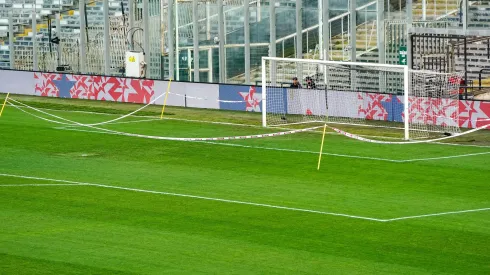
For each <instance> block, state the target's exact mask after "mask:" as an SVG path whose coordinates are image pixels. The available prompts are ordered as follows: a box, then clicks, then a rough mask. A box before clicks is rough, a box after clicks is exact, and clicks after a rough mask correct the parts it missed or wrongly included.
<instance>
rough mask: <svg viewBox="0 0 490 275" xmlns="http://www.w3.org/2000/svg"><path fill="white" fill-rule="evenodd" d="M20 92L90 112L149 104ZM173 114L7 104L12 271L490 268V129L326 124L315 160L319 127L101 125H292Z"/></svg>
mask: <svg viewBox="0 0 490 275" xmlns="http://www.w3.org/2000/svg"><path fill="white" fill-rule="evenodd" d="M3 98H4V96H2V99H1V100H2V102H3ZM14 98H15V99H17V100H21V101H22V102H25V103H27V104H29V105H31V106H35V107H37V108H43V110H44V111H46V112H49V113H50V114H54V115H57V116H60V117H63V118H66V119H69V120H73V121H77V122H80V123H97V122H102V121H106V120H110V119H114V118H117V117H119V116H120V115H121V114H126V113H129V112H130V111H132V110H135V109H137V108H138V106H137V105H133V104H121V103H108V102H93V101H83V100H62V99H48V98H35V97H20V96H14ZM24 110H27V109H24ZM74 111H90V112H74ZM159 111H160V107H158V106H150V107H149V108H147V109H145V110H144V111H143V112H141V113H139V114H140V115H145V117H134V116H132V117H129V118H126V119H123V120H121V121H118V122H117V123H113V124H107V125H102V126H100V128H102V130H101V129H94V128H87V127H74V126H66V125H56V124H53V123H51V122H48V121H43V120H40V119H38V118H35V117H32V116H30V115H29V114H26V113H23V112H21V111H20V110H18V109H15V108H13V107H12V106H8V107H7V108H6V109H5V111H4V113H3V115H2V117H0V136H1V143H0V274H168V273H176V274H202V273H213V274H490V179H489V175H490V142H489V140H490V133H489V131H486V130H483V131H480V132H477V133H476V134H474V135H472V136H471V137H467V138H465V139H458V140H454V142H455V143H456V144H457V146H455V145H447V144H418V145H381V144H368V143H363V142H360V141H355V140H351V139H347V138H345V137H342V136H339V135H335V134H333V133H328V134H327V136H326V139H325V147H324V155H323V160H322V166H321V169H320V170H319V171H317V170H316V165H317V160H318V151H319V148H320V141H321V135H320V134H319V133H300V134H294V135H288V136H281V137H273V138H263V139H252V140H232V141H216V142H182V141H169V140H155V139H147V138H139V137H130V136H124V135H115V134H109V133H107V132H105V131H104V130H103V129H109V130H113V131H120V132H128V133H137V134H141V135H152V136H160V137H162V136H163V137H214V136H216V137H220V136H237V135H250V134H261V133H270V132H274V131H280V130H277V129H263V128H261V127H258V126H259V124H260V115H258V114H249V113H240V112H226V111H213V110H196V109H185V108H170V107H169V108H168V109H167V111H168V112H167V113H166V115H165V118H166V119H164V120H159V119H156V117H158V114H159ZM29 112H31V111H29ZM37 115H40V116H42V117H44V118H50V117H48V116H47V115H45V114H39V113H38V114H37ZM50 119H52V118H50ZM205 121H206V122H205ZM212 121H221V122H227V123H241V124H245V125H231V124H216V123H211V122H212ZM360 131H361V132H360V133H362V134H366V135H391V134H392V133H391V132H390V131H388V130H386V131H385V130H381V129H374V128H369V129H362V130H360ZM469 144H472V145H479V146H463V145H469Z"/></svg>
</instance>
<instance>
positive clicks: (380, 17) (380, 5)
mask: <svg viewBox="0 0 490 275" xmlns="http://www.w3.org/2000/svg"><path fill="white" fill-rule="evenodd" d="M376 8H377V11H376V17H377V18H376V21H377V22H376V23H377V24H376V28H377V29H376V31H377V33H378V35H377V40H378V41H377V43H376V44H378V58H379V59H378V61H379V63H381V64H384V63H386V51H385V16H384V15H385V6H384V0H378V2H377V3H376Z"/></svg>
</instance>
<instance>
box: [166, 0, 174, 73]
mask: <svg viewBox="0 0 490 275" xmlns="http://www.w3.org/2000/svg"><path fill="white" fill-rule="evenodd" d="M173 12H174V1H173V0H168V6H167V42H168V45H167V47H168V55H167V56H168V77H169V79H173V78H174V69H175V59H174V58H175V52H174V20H173Z"/></svg>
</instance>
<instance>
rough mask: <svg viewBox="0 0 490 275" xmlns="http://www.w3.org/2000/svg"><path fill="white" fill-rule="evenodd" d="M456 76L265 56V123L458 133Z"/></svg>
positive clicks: (417, 134)
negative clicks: (336, 125)
mask: <svg viewBox="0 0 490 275" xmlns="http://www.w3.org/2000/svg"><path fill="white" fill-rule="evenodd" d="M460 78H461V76H460V75H458V74H456V73H451V74H447V73H437V72H431V71H415V70H409V69H408V67H407V66H402V65H386V64H376V63H353V62H337V61H322V60H306V59H290V58H272V57H264V58H263V59H262V91H263V95H262V97H263V104H264V105H263V108H262V119H263V125H264V126H279V125H291V124H301V123H315V122H321V123H325V122H327V123H332V124H333V123H337V124H338V123H340V124H347V125H372V126H377V127H389V128H399V129H401V130H404V138H405V139H414V138H428V137H429V136H431V135H432V134H435V133H447V134H448V133H451V134H452V133H458V132H459V127H458V119H459V118H458V107H459V93H458V90H459V79H460Z"/></svg>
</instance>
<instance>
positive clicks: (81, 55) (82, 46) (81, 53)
mask: <svg viewBox="0 0 490 275" xmlns="http://www.w3.org/2000/svg"><path fill="white" fill-rule="evenodd" d="M78 8H79V11H80V43H78V46H79V49H78V60H79V61H80V67H79V68H78V72H79V73H81V74H83V73H86V71H85V60H86V56H87V55H86V49H87V46H86V44H87V34H86V31H87V30H86V26H85V12H86V11H85V0H79V2H78Z"/></svg>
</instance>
